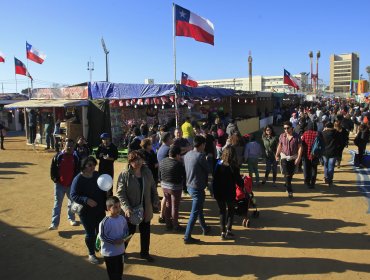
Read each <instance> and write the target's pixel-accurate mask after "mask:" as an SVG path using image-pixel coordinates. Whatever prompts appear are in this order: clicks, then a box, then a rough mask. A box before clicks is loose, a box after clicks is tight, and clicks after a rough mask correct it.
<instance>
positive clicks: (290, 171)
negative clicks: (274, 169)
mask: <svg viewBox="0 0 370 280" xmlns="http://www.w3.org/2000/svg"><path fill="white" fill-rule="evenodd" d="M279 157H280V158H281V168H282V170H283V174H284V177H285V186H286V188H287V192H288V197H289V198H293V188H292V179H293V175H294V171H295V168H296V166H298V165H299V163H300V161H301V157H302V144H301V139H300V138H299V136H298V134H296V133H294V132H293V125H292V123H291V122H289V121H286V122H284V132H283V133H282V134H281V135H280V137H279V145H278V147H277V150H276V155H275V158H276V161H278V160H279Z"/></svg>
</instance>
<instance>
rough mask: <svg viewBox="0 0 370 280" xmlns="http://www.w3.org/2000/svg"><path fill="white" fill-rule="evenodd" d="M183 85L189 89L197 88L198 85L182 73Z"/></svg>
mask: <svg viewBox="0 0 370 280" xmlns="http://www.w3.org/2000/svg"><path fill="white" fill-rule="evenodd" d="M181 84H182V85H185V86H189V87H197V86H198V83H197V82H196V81H195V80H194V79H193V78H192V77H190V76H189V75H188V74H186V73H184V72H182V73H181Z"/></svg>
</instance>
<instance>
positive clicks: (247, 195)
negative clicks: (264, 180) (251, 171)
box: [235, 176, 259, 227]
mask: <svg viewBox="0 0 370 280" xmlns="http://www.w3.org/2000/svg"><path fill="white" fill-rule="evenodd" d="M243 181H244V188H243V189H242V188H240V187H239V186H238V185H236V206H235V213H236V214H237V215H238V216H242V217H243V221H242V226H243V227H250V221H249V218H248V212H249V208H251V207H253V208H254V211H253V217H255V218H258V217H259V211H258V209H257V204H256V199H255V197H254V194H253V191H252V184H253V180H252V177H250V176H245V177H244V179H243Z"/></svg>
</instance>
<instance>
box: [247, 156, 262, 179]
mask: <svg viewBox="0 0 370 280" xmlns="http://www.w3.org/2000/svg"><path fill="white" fill-rule="evenodd" d="M247 163H248V171H249V176H250V177H252V178H253V173H254V174H256V177H255V178H256V183H257V184H258V183H259V181H260V175H259V172H258V158H248V159H247Z"/></svg>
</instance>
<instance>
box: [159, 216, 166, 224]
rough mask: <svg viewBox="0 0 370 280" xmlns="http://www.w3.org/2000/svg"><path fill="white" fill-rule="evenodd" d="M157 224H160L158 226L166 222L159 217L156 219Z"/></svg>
mask: <svg viewBox="0 0 370 280" xmlns="http://www.w3.org/2000/svg"><path fill="white" fill-rule="evenodd" d="M158 223H160V224H165V223H166V221H165V219H164V218H162V217H161V216H159V217H158Z"/></svg>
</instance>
